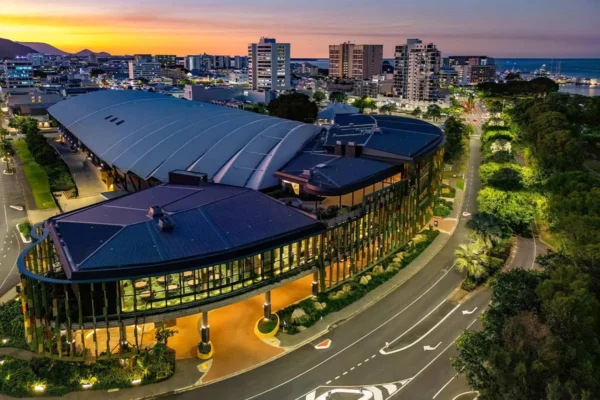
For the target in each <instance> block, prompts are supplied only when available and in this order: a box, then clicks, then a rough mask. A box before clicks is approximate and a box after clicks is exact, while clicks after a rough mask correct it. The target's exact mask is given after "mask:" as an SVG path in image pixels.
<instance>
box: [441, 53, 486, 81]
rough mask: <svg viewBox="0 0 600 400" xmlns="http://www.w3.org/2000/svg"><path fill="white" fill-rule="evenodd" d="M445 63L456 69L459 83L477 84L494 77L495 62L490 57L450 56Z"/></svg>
mask: <svg viewBox="0 0 600 400" xmlns="http://www.w3.org/2000/svg"><path fill="white" fill-rule="evenodd" d="M445 64H446V65H448V66H449V67H450V68H452V69H454V70H455V71H456V73H457V83H458V84H460V85H477V84H479V83H482V82H489V81H493V80H494V79H496V63H495V60H494V59H493V58H491V57H487V56H451V57H448V58H447V62H445Z"/></svg>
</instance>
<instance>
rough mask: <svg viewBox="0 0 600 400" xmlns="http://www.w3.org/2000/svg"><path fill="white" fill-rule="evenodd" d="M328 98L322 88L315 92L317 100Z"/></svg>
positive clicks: (314, 96)
mask: <svg viewBox="0 0 600 400" xmlns="http://www.w3.org/2000/svg"><path fill="white" fill-rule="evenodd" d="M326 98H327V95H326V94H325V93H323V92H321V91H320V90H317V91H316V92H314V93H313V100H315V101H316V102H320V101H323V100H325V99H326Z"/></svg>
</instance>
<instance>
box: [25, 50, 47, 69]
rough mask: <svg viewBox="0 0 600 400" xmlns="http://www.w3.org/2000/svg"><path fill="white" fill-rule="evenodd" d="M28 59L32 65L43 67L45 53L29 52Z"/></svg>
mask: <svg viewBox="0 0 600 400" xmlns="http://www.w3.org/2000/svg"><path fill="white" fill-rule="evenodd" d="M27 60H28V61H29V62H30V63H31V66H32V67H41V66H42V65H44V55H43V54H42V53H29V54H27Z"/></svg>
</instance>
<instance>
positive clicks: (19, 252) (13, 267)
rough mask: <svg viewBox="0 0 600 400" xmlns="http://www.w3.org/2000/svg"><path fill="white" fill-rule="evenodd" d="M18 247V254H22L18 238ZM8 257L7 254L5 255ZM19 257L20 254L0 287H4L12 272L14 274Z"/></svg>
mask: <svg viewBox="0 0 600 400" xmlns="http://www.w3.org/2000/svg"><path fill="white" fill-rule="evenodd" d="M13 235H15V236H16V233H15V232H13ZM17 248H18V254H21V242H20V241H19V240H17ZM5 257H6V255H5ZM18 259H19V256H17V259H16V260H15V263H14V264H13V266H12V268H11V269H10V271H8V274H6V277H5V278H4V280H3V281H2V284H0V289H2V287H3V286H4V284H5V283H6V280H7V279H8V278H9V277H10V274H12V272H13V270H14V269H15V267H16V266H17V260H18Z"/></svg>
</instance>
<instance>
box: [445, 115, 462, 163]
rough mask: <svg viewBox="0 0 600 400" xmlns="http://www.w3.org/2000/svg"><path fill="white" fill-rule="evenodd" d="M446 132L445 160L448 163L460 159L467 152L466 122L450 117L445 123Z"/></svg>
mask: <svg viewBox="0 0 600 400" xmlns="http://www.w3.org/2000/svg"><path fill="white" fill-rule="evenodd" d="M444 131H445V132H446V145H445V147H444V160H445V161H446V162H448V163H450V162H454V161H456V160H458V159H459V158H460V157H461V156H462V155H463V153H464V152H465V144H464V141H463V139H464V137H465V124H463V122H462V121H461V120H460V119H459V118H456V117H449V118H448V119H447V120H446V123H445V125H444Z"/></svg>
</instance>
